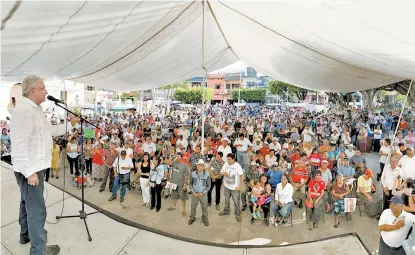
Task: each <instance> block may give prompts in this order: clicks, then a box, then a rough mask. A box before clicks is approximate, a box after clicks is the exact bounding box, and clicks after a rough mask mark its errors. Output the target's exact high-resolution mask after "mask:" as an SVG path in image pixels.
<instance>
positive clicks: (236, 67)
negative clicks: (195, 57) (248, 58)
mask: <svg viewBox="0 0 415 255" xmlns="http://www.w3.org/2000/svg"><path fill="white" fill-rule="evenodd" d="M248 66H249V65H247V64H245V63H244V62H243V61H238V62H235V63H233V64H231V65H228V66H225V67H224V68H221V69H218V70H216V71H213V72H210V73H212V74H216V73H239V72H240V71H241V68H242V69H243V70H244V72H245V73H246V68H247V67H248ZM254 69H255V68H254ZM257 74H258V76H262V75H264V74H262V73H260V72H258V70H257Z"/></svg>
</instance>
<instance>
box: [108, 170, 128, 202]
mask: <svg viewBox="0 0 415 255" xmlns="http://www.w3.org/2000/svg"><path fill="white" fill-rule="evenodd" d="M119 186H120V177H119V176H118V175H117V176H115V179H114V186H113V187H112V197H117V191H118V187H119ZM127 186H128V183H126V184H121V198H124V197H125V193H126V192H127Z"/></svg>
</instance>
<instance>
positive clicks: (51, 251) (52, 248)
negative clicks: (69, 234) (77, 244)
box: [43, 245, 61, 255]
mask: <svg viewBox="0 0 415 255" xmlns="http://www.w3.org/2000/svg"><path fill="white" fill-rule="evenodd" d="M60 250H61V248H60V247H59V245H46V247H45V252H44V253H43V254H44V255H56V254H58V253H59V251H60Z"/></svg>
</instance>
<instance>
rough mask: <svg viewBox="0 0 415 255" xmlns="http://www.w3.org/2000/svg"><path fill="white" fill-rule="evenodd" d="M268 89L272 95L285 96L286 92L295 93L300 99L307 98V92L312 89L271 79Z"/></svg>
mask: <svg viewBox="0 0 415 255" xmlns="http://www.w3.org/2000/svg"><path fill="white" fill-rule="evenodd" d="M268 89H269V92H270V93H271V94H272V95H279V96H285V95H286V94H289V95H294V96H296V97H297V98H298V100H300V101H301V100H305V98H306V96H307V93H308V92H312V90H308V89H304V88H300V87H297V86H294V85H291V84H288V83H285V82H282V81H277V80H271V81H269V82H268Z"/></svg>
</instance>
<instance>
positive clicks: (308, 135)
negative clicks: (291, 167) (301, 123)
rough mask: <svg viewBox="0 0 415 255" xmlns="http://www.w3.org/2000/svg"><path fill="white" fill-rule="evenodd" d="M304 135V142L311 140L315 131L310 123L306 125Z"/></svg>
mask: <svg viewBox="0 0 415 255" xmlns="http://www.w3.org/2000/svg"><path fill="white" fill-rule="evenodd" d="M302 136H303V141H304V143H309V142H311V139H312V138H313V136H314V132H313V131H312V130H311V126H310V124H306V125H305V129H304V130H303V133H302Z"/></svg>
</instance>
